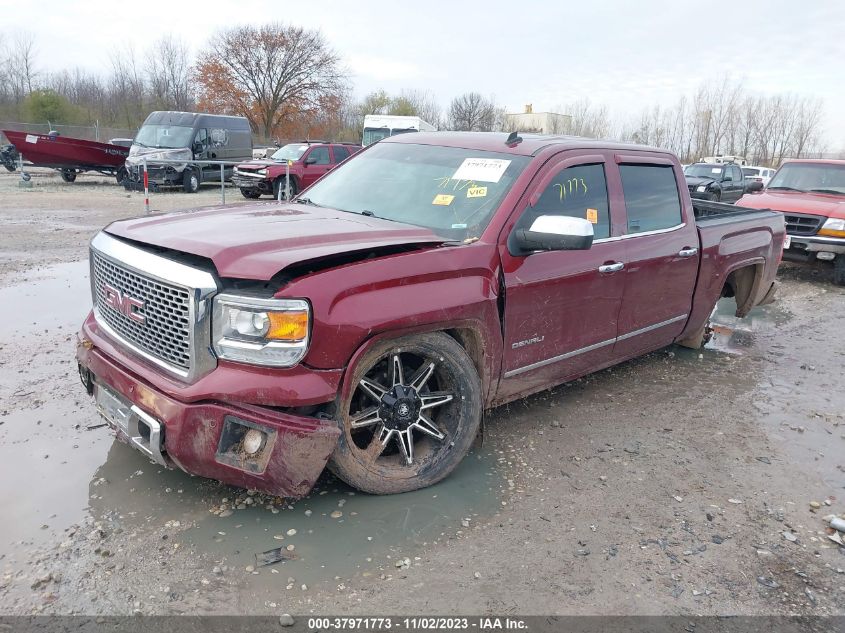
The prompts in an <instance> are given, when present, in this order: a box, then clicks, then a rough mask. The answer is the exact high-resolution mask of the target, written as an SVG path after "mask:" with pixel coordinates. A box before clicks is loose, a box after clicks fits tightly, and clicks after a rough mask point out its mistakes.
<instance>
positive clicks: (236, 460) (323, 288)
mask: <svg viewBox="0 0 845 633" xmlns="http://www.w3.org/2000/svg"><path fill="white" fill-rule="evenodd" d="M696 204H698V203H696ZM701 204H702V205H703V206H701V207H699V211H698V216H700V217H696V211H695V209H694V207H693V203H692V200H691V199H690V196H689V193H688V190H687V186H686V183H685V181H684V175H683V172H682V171H681V166H680V163H679V162H678V159H677V158H676V157H675V156H674V155H673V154H671V153H669V152H667V151H665V150H660V149H655V148H648V147H639V146H634V145H623V144H612V143H606V142H600V141H593V140H587V139H573V138H558V137H546V136H534V135H528V134H526V135H524V136H523V137H518V136H516V135H515V134H511V135H506V134H477V133H423V132H421V133H417V134H407V135H400V136H395V137H390V138H386V139H383V140H382V141H381V142H379V143H376V144H373V145H371V146H369V147H367V148H366V149H364V150H362V151H361V152H359V153H358V154H357V155H356V156H354V157H353V158H351V159H350V160H349V161H346V162H345V163H343V164H342V165H340V166H339V167H337V168H336V169H335V170H332V171H331V172H329V173H328V174H326V175H325V176H324V177H323V178H321V179H320V180H319V181H317V182H316V183H315V184H313V185H312V186H311V187H310V188H308V189H306V190H304V191H302V192H300V194H299V195H298V197H296V198H294V199H292V200H291V201H289V202H283V203H275V202H273V203H264V204H260V203H257V204H255V205H249V206H241V207H237V208H217V209H206V210H199V211H193V212H190V213H170V214H163V215H155V216H147V217H141V218H136V219H129V220H122V221H118V222H115V223H113V224H111V225H109V226H108V227H107V228H105V229H104V230H103V231H102V232H100V233H99V234H98V235H96V236H95V238H94V239H93V240H92V242H91V253H90V261H91V289H92V295H93V303H94V309H93V311H92V312H91V313H90V314H89V316H88V317H87V319H86V320H85V322H84V324H83V326H82V330H81V333H80V335H79V343H78V346H77V358H78V362H79V370H80V375H81V378H82V382H83V384H84V385H85V387H86V389H87V390H88V393H89V394H91V395H92V396H93V398H94V402H95V403H96V407H97V408H98V409H99V411H100V413H101V414H102V415H103V416H104V417H105V419H106V420H108V421H109V423H110V424H111V425H112V426H113V427H114V428H115V429H116V430H117V433H118V435H119V437H120V438H122V439H123V440H125V441H127V442H128V443H130V444H131V445H132V446H134V447H135V448H137V449H139V450H141V451H143V453H144V454H146V455H147V456H148V457H149V458H150V459H152V460H154V461H156V462H158V463H160V464H163V465H166V466H171V467H173V466H175V467H178V468H181V469H183V470H185V471H187V472H189V473H193V474H196V475H200V476H203V477H209V478H214V479H217V480H220V481H223V482H226V483H229V484H233V485H236V486H241V487H245V488H253V489H260V490H264V491H267V492H270V493H273V494H276V495H280V496H287V497H298V496H302V495H304V494H306V493H307V492H308V491H309V489H310V488H311V487H312V485H313V484H314V482H315V480H316V479H317V477H318V476H319V475H320V473H321V471H322V470H323V469H324V467H326V465H327V464H328V467H329V468H331V470H332V471H333V472H334V473H336V474H337V475H338V476H339V477H341V478H342V479H344V480H345V481H347V482H348V483H349V484H351V485H352V486H355V487H357V488H358V489H360V490H363V491H366V492H370V493H394V492H402V491H408V490H413V489H417V488H420V487H423V486H427V485H430V484H432V483H434V482H437V481H439V480H440V479H442V478H443V477H445V476H446V475H448V473H449V472H451V471H452V470H453V469H454V468H455V467H456V465H457V464H458V463H459V462H460V461H461V459H462V458H463V457H464V456H465V455H466V453H467V451H468V450H469V449H470V446H471V444H472V443H473V441H474V439H475V437H476V434H477V433H478V430H479V425H480V423H481V419H482V414H483V412H484V411H485V410H486V409H491V408H493V407H496V406H498V405H501V404H503V403H506V402H509V401H512V400H514V399H517V398H521V397H523V396H526V395H528V394H531V393H534V392H537V391H540V390H543V389H547V388H549V387H551V386H553V385H556V384H559V383H562V382H565V381H569V380H572V379H574V378H577V377H579V376H582V375H584V374H587V373H590V372H594V371H596V370H599V369H602V368H604V367H608V366H610V365H613V364H615V363H620V362H622V361H625V360H627V359H630V358H633V357H636V356H639V355H642V354H645V353H648V352H650V351H653V350H656V349H658V348H661V347H664V346H667V345H670V344H672V343H680V344H683V345H688V346H692V347H697V346H700V345H701V344H702V342H703V341H704V340H705V339H706V337H707V323H708V318H709V316H710V314H711V312H712V311H713V309H714V306H715V304H716V302H717V301H718V300H719V299H720V298H721V297H726V296H727V297H734V298H735V299H736V304H737V308H736V314H737V316H740V317H742V316H744V315H746V314H747V313H748V312H749V310H751V308H753V307H754V306H756V305H759V304H762V303H766V302H769V301H771V300H772V295H773V294H774V278H775V273H776V270H777V266H778V263H779V261H780V257H781V252H782V245H783V240H784V221H783V216H782V215H781V214H778V213H773V212H770V211H759V210H750V209H739V208H736V207H735V206H733V205H724V204H717V203H713V202H702V203H701ZM643 406H648V404H647V403H644V404H643ZM620 432H622V433H624V432H625V431H624V428H620Z"/></svg>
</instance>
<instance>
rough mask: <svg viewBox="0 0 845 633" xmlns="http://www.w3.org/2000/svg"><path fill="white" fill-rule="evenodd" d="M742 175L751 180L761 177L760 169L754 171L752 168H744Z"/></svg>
mask: <svg viewBox="0 0 845 633" xmlns="http://www.w3.org/2000/svg"><path fill="white" fill-rule="evenodd" d="M742 175H743V176H745V177H746V178H751V177H753V176H759V175H760V170H759V169H753V168H751V167H743V168H742Z"/></svg>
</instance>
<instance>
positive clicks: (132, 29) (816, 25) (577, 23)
mask: <svg viewBox="0 0 845 633" xmlns="http://www.w3.org/2000/svg"><path fill="white" fill-rule="evenodd" d="M189 6H190V3H184V2H183V3H174V2H172V1H171V2H163V1H158V0H142V1H141V2H133V3H126V2H117V3H102V2H79V1H76V2H74V1H70V0H65V1H56V0H38V1H30V0H16V1H15V2H11V1H8V0H0V16H2V19H0V32H3V33H5V34H6V35H9V34H13V33H14V32H15V31H16V30H27V31H29V32H31V33H32V34H34V35H35V37H36V41H37V54H38V64H39V66H40V67H41V68H43V69H47V70H58V69H60V68H64V67H73V66H80V67H83V68H87V69H90V70H92V71H98V72H103V73H105V72H107V71H108V70H109V69H110V66H109V61H108V58H109V54H110V52H112V51H114V50H115V49H116V48H118V47H120V46H123V45H125V44H127V43H132V44H134V46H135V49H136V50H139V51H140V50H143V49H144V47H145V45H146V44H147V43H148V42H149V41H151V40H155V39H157V38H159V37H161V36H162V35H165V34H168V33H172V34H174V35H177V36H178V37H180V38H182V39H183V40H184V41H185V42H186V43H187V44H188V45H189V46H190V47H191V49H192V50H193V51H194V52H196V51H197V50H199V49H200V48H202V46H203V45H204V43H205V42H206V40H207V39H208V38H209V36H211V35H212V34H213V33H214V32H215V31H217V30H219V29H221V28H225V27H227V26H231V25H233V24H238V23H253V24H257V23H261V22H265V21H271V20H284V21H288V22H292V23H295V24H299V25H302V26H306V27H309V28H318V29H320V30H321V31H322V32H323V34H324V35H325V36H326V38H327V39H328V40H329V42H330V43H331V45H332V46H333V48H334V49H335V50H336V51H337V53H338V54H339V55H340V56H341V57H342V59H343V60H344V64H345V65H346V67H347V68H348V69H349V70H350V71H351V74H352V80H353V84H354V89H355V93H356V95H357V96H362V95H363V94H366V93H367V92H370V91H372V90H376V89H378V88H384V89H386V90H388V91H389V92H398V91H400V90H401V89H404V88H408V89H418V90H429V91H431V92H432V93H433V94H435V95H436V97H437V99H438V101H439V102H441V103H442V104H443V105H444V107H445V106H446V105H447V104H448V102H449V100H450V99H451V98H452V97H453V96H455V95H457V94H460V93H462V92H466V91H470V90H476V91H479V92H481V93H483V94H485V95H492V96H494V97H495V98H496V100H497V102H499V103H501V104H503V105H505V106H507V108H508V110H509V111H511V112H516V111H521V110H522V108H523V105H524V104H526V103H532V104H533V105H534V111H535V112H538V111H544V110H550V109H552V108H553V107H554V106H555V105H557V104H562V103H568V102H572V101H576V100H578V99H581V98H585V97H587V98H589V99H590V100H591V101H592V102H594V103H597V104H606V105H607V106H608V107H609V108H610V109H611V111H612V112H613V113H614V114H615V115H617V116H619V117H628V116H631V117H634V116H636V115H637V114H638V113H639V111H640V110H641V109H642V108H644V107H646V106H650V105H654V104H656V103H660V104H665V105H671V104H672V103H674V102H675V101H676V100H677V98H678V97H680V96H681V95H682V94H687V95H691V94H692V93H693V91H694V90H695V88H696V87H697V86H698V85H699V83H700V82H701V81H702V80H703V79H711V78H712V79H721V78H722V77H723V76H724V75H725V74H729V75H730V76H731V77H736V78H738V79H742V80H743V81H744V85H745V86H746V87H747V88H748V89H749V90H750V91H752V92H756V93H761V94H774V93H782V92H791V93H795V94H798V95H801V96H812V97H818V98H821V99H823V100H824V102H825V110H826V121H825V129H826V132H827V135H826V136H827V142H826V145H827V149H828V150H829V151H839V150H841V149H845V0H804V1H803V2H798V1H797V0H766V1H758V0H740V1H733V0H708V1H707V2H684V1H683V0H636V1H634V0H631V1H628V0H603V1H601V2H583V1H582V2H578V3H574V2H553V1H547V2H534V1H531V0H528V1H510V2H500V1H499V0H487V1H486V2H462V1H459V0H451V1H448V2H441V1H440V0H429V1H427V2H397V1H395V0H394V1H392V2H381V1H378V2H377V1H368V0H361V1H358V2H341V1H334V0H320V1H319V2H312V1H307V0H306V1H301V0H300V1H298V2H296V1H288V2H284V3H282V2H265V1H262V0H245V1H241V2H232V1H231V0H230V1H228V2H221V1H217V0H205V1H204V2H202V3H196V6H197V9H195V10H190V9H189V8H188V7H189ZM239 13H240V14H241V15H239Z"/></svg>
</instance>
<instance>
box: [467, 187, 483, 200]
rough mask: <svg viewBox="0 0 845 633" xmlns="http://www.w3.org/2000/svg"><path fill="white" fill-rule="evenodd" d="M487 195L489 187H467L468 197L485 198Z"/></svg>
mask: <svg viewBox="0 0 845 633" xmlns="http://www.w3.org/2000/svg"><path fill="white" fill-rule="evenodd" d="M486 196H487V187H470V188H469V189H467V198H484V197H486Z"/></svg>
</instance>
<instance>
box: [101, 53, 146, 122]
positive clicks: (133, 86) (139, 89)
mask: <svg viewBox="0 0 845 633" xmlns="http://www.w3.org/2000/svg"><path fill="white" fill-rule="evenodd" d="M109 58H110V60H111V64H112V73H111V76H110V78H109V93H110V96H111V98H110V99H109V102H110V105H111V109H112V113H113V116H114V118H115V120H118V119H120V120H122V121H123V122H125V124H126V126H127V127H134V126H135V125H137V124H138V123H139V122H140V119H141V117H142V116H143V111H144V110H145V109H146V108H145V94H146V84H145V82H144V77H143V75H142V74H141V71H140V69H139V68H138V57H137V55H136V54H135V49H134V48H133V47H132V46H131V45H129V46H127V47H126V48H125V49H124V50H123V51H120V50H116V51H114V52H113V53H112V54H111V55H110V57H109Z"/></svg>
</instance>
